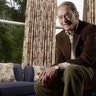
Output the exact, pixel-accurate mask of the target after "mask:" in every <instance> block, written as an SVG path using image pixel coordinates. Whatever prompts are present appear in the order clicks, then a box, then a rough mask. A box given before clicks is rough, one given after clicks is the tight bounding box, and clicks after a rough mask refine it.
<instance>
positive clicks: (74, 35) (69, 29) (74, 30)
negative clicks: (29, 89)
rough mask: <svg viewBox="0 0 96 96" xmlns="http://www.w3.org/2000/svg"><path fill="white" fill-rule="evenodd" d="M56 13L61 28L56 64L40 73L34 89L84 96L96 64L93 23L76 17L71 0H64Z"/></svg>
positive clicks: (52, 95)
mask: <svg viewBox="0 0 96 96" xmlns="http://www.w3.org/2000/svg"><path fill="white" fill-rule="evenodd" d="M57 16H58V19H59V22H60V24H61V25H62V27H63V28H64V30H63V31H61V32H60V33H59V34H57V35H56V64H54V66H52V67H50V68H46V69H45V70H43V71H42V72H41V73H40V75H39V80H38V81H37V82H36V84H35V91H36V94H37V96H57V94H58V93H59V92H61V90H62V93H63V96H83V90H84V85H85V84H86V83H87V82H89V83H91V82H92V79H93V77H94V69H95V67H96V62H95V60H96V26H95V25H92V24H90V23H87V22H84V21H81V20H79V13H78V11H77V8H76V6H75V5H74V4H73V3H72V2H63V3H62V4H61V5H60V6H59V7H58V8H57ZM88 87H89V88H90V87H91V86H90V85H89V86H88Z"/></svg>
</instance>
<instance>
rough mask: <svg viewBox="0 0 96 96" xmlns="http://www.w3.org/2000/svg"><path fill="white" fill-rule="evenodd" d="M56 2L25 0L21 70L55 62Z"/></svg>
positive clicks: (51, 0)
mask: <svg viewBox="0 0 96 96" xmlns="http://www.w3.org/2000/svg"><path fill="white" fill-rule="evenodd" d="M56 6H57V2H56V0H27V8H26V21H25V36H24V44H23V59H22V66H23V68H24V67H25V66H26V65H30V66H32V65H40V66H51V65H52V64H53V63H54V62H55V25H56Z"/></svg>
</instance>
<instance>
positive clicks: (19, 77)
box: [14, 63, 24, 81]
mask: <svg viewBox="0 0 96 96" xmlns="http://www.w3.org/2000/svg"><path fill="white" fill-rule="evenodd" d="M14 75H15V78H16V81H23V80H24V77H23V71H22V67H21V65H20V64H16V63H15V64H14Z"/></svg>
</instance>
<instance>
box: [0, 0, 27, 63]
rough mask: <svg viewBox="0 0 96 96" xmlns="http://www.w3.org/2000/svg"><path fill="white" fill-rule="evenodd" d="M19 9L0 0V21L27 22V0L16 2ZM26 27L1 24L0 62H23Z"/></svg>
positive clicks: (16, 0) (4, 0)
mask: <svg viewBox="0 0 96 96" xmlns="http://www.w3.org/2000/svg"><path fill="white" fill-rule="evenodd" d="M14 1H15V2H16V3H17V4H18V5H19V7H18V9H15V8H14V7H9V6H8V5H6V0H0V19H7V20H13V21H19V22H24V21H25V9H26V1H27V0H22V2H20V1H21V0H14ZM23 38H24V26H17V25H10V24H3V23H0V62H14V63H21V62H22V50H23Z"/></svg>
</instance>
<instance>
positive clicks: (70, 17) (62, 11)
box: [57, 5, 79, 31]
mask: <svg viewBox="0 0 96 96" xmlns="http://www.w3.org/2000/svg"><path fill="white" fill-rule="evenodd" d="M57 16H58V19H59V22H60V24H61V25H62V27H63V28H64V29H65V30H66V31H72V30H74V28H75V26H76V25H77V23H78V21H79V16H78V13H77V12H73V11H72V10H71V9H70V8H69V7H68V6H67V5H65V6H62V7H60V8H58V10H57Z"/></svg>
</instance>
